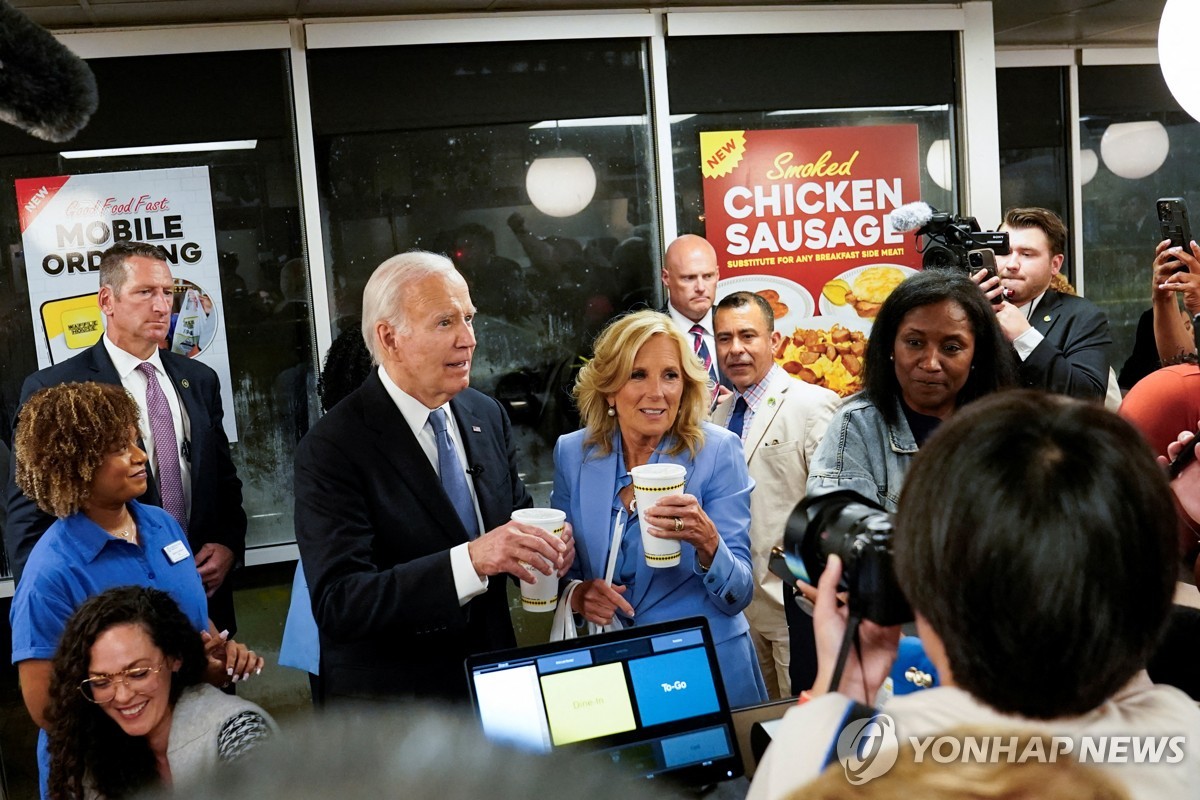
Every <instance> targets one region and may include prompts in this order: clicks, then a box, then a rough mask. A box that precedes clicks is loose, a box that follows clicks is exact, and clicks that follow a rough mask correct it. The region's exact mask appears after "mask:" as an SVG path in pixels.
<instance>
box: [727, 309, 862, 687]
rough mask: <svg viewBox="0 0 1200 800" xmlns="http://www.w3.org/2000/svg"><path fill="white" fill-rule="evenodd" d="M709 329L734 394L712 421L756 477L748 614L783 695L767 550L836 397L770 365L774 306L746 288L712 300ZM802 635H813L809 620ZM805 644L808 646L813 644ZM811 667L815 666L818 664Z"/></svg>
mask: <svg viewBox="0 0 1200 800" xmlns="http://www.w3.org/2000/svg"><path fill="white" fill-rule="evenodd" d="M713 327H714V328H715V330H716V340H717V360H718V361H719V362H720V364H721V374H722V375H725V376H727V377H728V378H729V380H730V382H731V383H732V384H733V387H734V392H733V394H732V395H730V396H728V397H726V398H725V399H724V400H722V401H721V403H720V404H719V405H718V406H717V408H716V410H714V411H713V415H712V422H713V424H715V425H722V426H724V427H727V428H729V429H730V430H732V431H733V432H734V433H737V434H739V435H741V437H742V445H743V447H744V448H745V451H746V464H747V467H748V468H749V470H750V475H751V477H753V478H754V483H755V486H754V493H753V494H752V495H751V498H750V554H751V556H752V558H753V561H754V581H755V587H754V599H753V600H751V601H750V606H749V607H748V608H747V609H746V612H745V613H746V618H747V619H748V620H749V621H750V635H751V638H752V639H753V640H754V646H755V648H756V649H757V650H758V661H759V665H760V666H761V667H762V673H763V678H764V680H765V681H766V683H767V690H768V692H769V693H770V695H771V697H772V698H773V699H774V698H777V697H788V696H790V695H791V694H792V691H791V680H790V679H789V670H788V667H789V664H790V662H791V651H792V648H791V645H790V643H789V639H788V626H787V621H786V619H785V616H784V605H783V603H784V587H783V585H782V582H781V581H780V580H779V578H777V577H775V576H774V575H772V574H771V573H770V572H769V571H768V569H767V560H768V559H769V558H770V555H771V548H772V547H774V546H775V545H780V544H782V543H783V529H784V525H785V524H786V523H787V518H788V515H789V514H791V512H792V509H793V508H795V507H796V504H797V503H799V502H800V501H801V500H802V499H803V498H804V483H805V481H806V480H807V479H808V462H809V459H810V458H811V457H812V454H813V451H814V450H816V449H817V444H818V443H819V442H820V441H821V437H822V436H823V435H824V434H825V427H826V425H828V424H829V418H830V416H831V415H832V414H833V409H834V407H835V406H836V405H837V403H838V396H837V395H836V394H834V393H833V392H831V391H829V390H828V389H822V388H821V387H819V386H813V385H812V384H809V383H805V382H804V381H801V380H796V379H795V378H793V377H792V376H791V375H789V374H788V373H786V372H784V371H783V370H782V369H780V368H779V366H777V365H776V364H775V360H774V357H773V354H774V351H775V347H776V345H777V344H778V343H779V341H780V339H781V335H780V333H779V331H777V330H775V318H774V315H773V314H772V313H771V305H770V303H768V302H767V301H766V300H764V299H763V298H762V297H759V296H758V295H756V294H752V293H750V292H735V293H734V294H731V295H729V296H728V297H726V298H725V299H724V300H722V301H721V302H720V303H719V304H718V305H717V308H716V313H715V315H714V325H713ZM788 594H789V595H790V594H791V592H790V590H789V592H788ZM807 636H808V638H809V639H811V626H810V627H809V629H808V633H807ZM807 649H808V650H809V651H810V652H811V642H810V643H809V647H808V648H807ZM812 666H813V668H814V669H815V666H816V665H815V663H814V664H813V665H812Z"/></svg>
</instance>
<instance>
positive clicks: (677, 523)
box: [675, 517, 683, 533]
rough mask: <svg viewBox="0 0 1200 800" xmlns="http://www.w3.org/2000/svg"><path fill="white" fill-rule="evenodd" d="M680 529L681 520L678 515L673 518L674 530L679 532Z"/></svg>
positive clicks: (681, 528)
mask: <svg viewBox="0 0 1200 800" xmlns="http://www.w3.org/2000/svg"><path fill="white" fill-rule="evenodd" d="M681 530H683V520H682V519H680V518H679V517H676V518H675V532H676V533H679V532H680V531H681Z"/></svg>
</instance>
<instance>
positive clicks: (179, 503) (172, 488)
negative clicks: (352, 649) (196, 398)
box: [138, 361, 187, 531]
mask: <svg viewBox="0 0 1200 800" xmlns="http://www.w3.org/2000/svg"><path fill="white" fill-rule="evenodd" d="M138 370H139V371H140V372H141V373H142V374H143V375H145V376H146V415H147V416H149V417H150V432H151V433H153V434H154V463H155V464H156V465H157V466H158V493H159V494H160V495H161V496H162V507H163V511H166V512H167V513H168V514H170V515H171V516H172V517H174V518H175V521H176V522H178V523H179V527H181V528H183V529H184V531H186V530H187V509H186V508H184V505H183V474H182V472H181V471H180V469H179V442H178V441H176V439H175V423H174V421H173V420H172V419H171V406H170V404H169V403H168V402H167V396H166V395H165V394H163V390H162V387H161V386H159V385H158V376H157V375H155V370H154V365H153V364H151V363H150V362H149V361H143V362H142V363H141V364H138Z"/></svg>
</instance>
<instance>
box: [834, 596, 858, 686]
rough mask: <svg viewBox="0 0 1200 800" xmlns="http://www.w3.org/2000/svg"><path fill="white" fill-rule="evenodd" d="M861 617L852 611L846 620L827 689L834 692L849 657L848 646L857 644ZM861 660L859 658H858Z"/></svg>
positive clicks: (840, 683)
mask: <svg viewBox="0 0 1200 800" xmlns="http://www.w3.org/2000/svg"><path fill="white" fill-rule="evenodd" d="M861 622H862V617H861V616H859V615H858V614H855V613H853V612H851V613H850V616H849V618H847V620H846V633H845V634H843V635H842V644H841V647H840V648H839V649H838V657H837V664H836V666H834V668H833V677H832V678H831V679H830V681H829V691H831V692H836V691H837V690H838V687H839V686H841V685H842V673H843V672H845V671H846V660H847V659H848V658H849V657H850V646H851V645H855V646H856V647H857V645H858V626H859V624H860V623H861ZM860 660H861V659H860Z"/></svg>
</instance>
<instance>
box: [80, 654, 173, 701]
mask: <svg viewBox="0 0 1200 800" xmlns="http://www.w3.org/2000/svg"><path fill="white" fill-rule="evenodd" d="M165 666H166V664H165V663H163V664H159V665H158V666H157V667H130V668H129V669H123V670H121V671H120V672H114V673H112V674H110V675H96V676H94V677H91V678H87V679H86V680H83V681H80V683H79V691H80V693H81V694H83V696H84V698H85V699H87V700H88V701H89V702H92V703H96V704H98V705H103V704H104V703H109V702H112V699H113V698H114V697H116V696H117V686H118V685H120V684H125V685H126V686H128V687H129V689H130V691H133V692H137V693H144V692H151V691H154V689H155V687H156V686H157V685H158V673H159V672H161V671H162V668H163V667H165Z"/></svg>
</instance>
